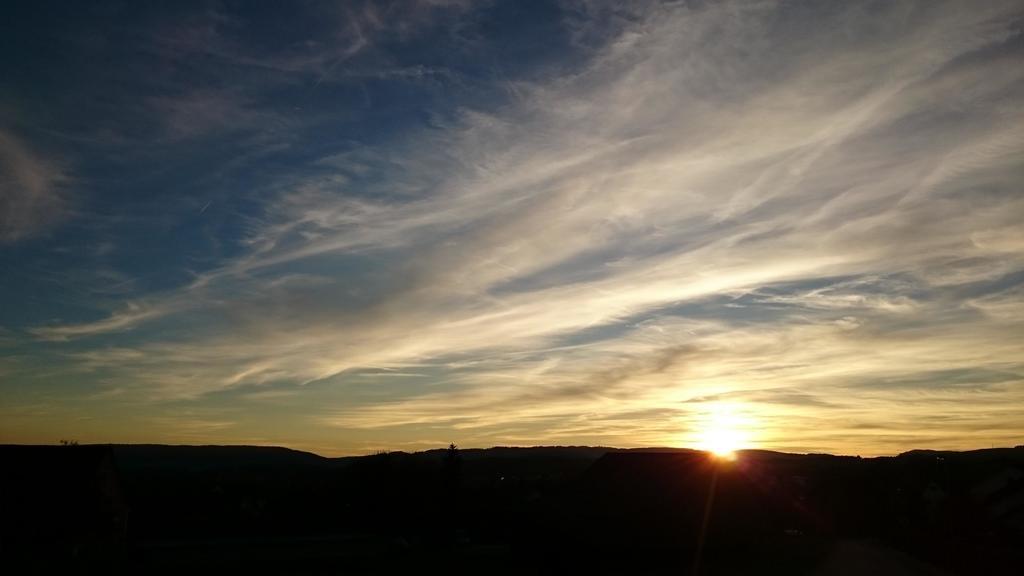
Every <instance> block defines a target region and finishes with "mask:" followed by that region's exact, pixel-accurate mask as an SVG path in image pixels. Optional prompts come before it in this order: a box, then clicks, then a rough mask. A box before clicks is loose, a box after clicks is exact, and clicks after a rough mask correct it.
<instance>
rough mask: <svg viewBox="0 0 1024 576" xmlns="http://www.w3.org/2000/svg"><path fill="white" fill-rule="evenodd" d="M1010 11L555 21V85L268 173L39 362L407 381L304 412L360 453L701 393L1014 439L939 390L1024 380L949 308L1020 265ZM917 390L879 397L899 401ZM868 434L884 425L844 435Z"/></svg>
mask: <svg viewBox="0 0 1024 576" xmlns="http://www.w3.org/2000/svg"><path fill="white" fill-rule="evenodd" d="M1020 16H1021V15H1020V13H1019V9H1018V8H1017V7H1015V6H1014V5H1013V3H1010V2H1005V3H999V2H985V3H979V4H977V5H972V6H971V7H969V8H968V7H965V6H962V5H959V4H957V3H927V4H921V5H917V4H910V3H896V4H893V5H887V6H884V7H870V8H867V7H863V6H861V5H857V4H848V5H846V4H844V5H838V4H836V5H829V6H827V7H826V6H821V7H811V6H793V5H790V4H775V3H771V2H768V3H757V4H753V3H743V2H735V3H733V2H726V3H715V4H711V5H707V6H701V7H688V6H685V5H675V4H673V5H661V4H652V5H649V6H648V5H643V6H641V7H640V8H637V14H634V15H633V16H632V17H631V18H627V19H625V23H621V22H619V23H616V24H615V25H609V26H607V27H605V26H598V27H597V28H595V29H588V30H583V29H580V28H578V27H576V28H573V31H574V33H575V34H576V41H577V42H578V43H581V45H582V44H585V45H586V47H587V50H588V52H587V58H586V59H585V61H584V63H583V64H582V65H580V66H579V67H578V68H577V69H574V70H572V72H571V73H568V74H560V75H558V76H550V77H543V78H540V79H534V80H531V81H529V82H527V81H517V82H514V83H513V85H512V89H513V90H512V91H513V93H514V94H515V95H516V96H515V98H512V99H511V100H510V101H508V102H506V103H504V104H501V105H496V106H495V107H493V108H491V109H486V110H482V109H479V108H474V109H469V108H464V109H461V110H460V112H459V113H458V114H457V115H456V117H455V118H453V119H451V120H448V121H445V122H442V123H441V124H439V125H437V126H434V127H432V128H431V129H429V130H426V129H422V130H415V131H411V132H410V133H408V134H406V135H405V137H404V139H402V140H401V141H398V142H393V143H391V144H390V145H389V146H387V147H386V148H384V149H361V150H360V151H359V153H358V154H351V153H349V152H348V151H341V152H339V151H337V150H331V151H329V153H325V154H324V155H322V156H320V157H319V158H317V159H316V160H314V161H312V162H310V163H309V164H307V165H304V166H302V169H301V170H297V171H295V172H293V173H288V174H282V175H281V176H280V178H279V180H278V181H275V182H273V183H271V184H269V185H268V190H266V191H265V192H266V195H265V196H264V197H265V198H266V197H269V200H267V201H266V202H265V203H263V204H262V210H261V211H260V213H259V214H258V215H256V216H253V217H251V218H249V219H248V220H247V221H246V226H245V236H244V239H243V241H242V245H241V254H240V255H238V256H237V257H233V258H231V259H229V260H225V261H223V262H222V263H221V264H220V265H219V266H217V267H216V268H214V269H211V270H208V271H206V272H203V273H201V274H199V275H198V276H197V277H196V279H195V280H194V281H193V282H191V283H190V284H188V285H187V286H183V287H181V288H179V289H176V290H170V291H165V292H162V293H155V294H150V295H147V296H145V297H144V298H139V299H137V300H133V301H130V302H126V303H124V305H123V307H121V308H119V309H117V310H115V311H114V312H112V313H111V314H110V316H109V317H107V318H103V319H100V320H98V321H95V322H87V323H83V324H75V325H64V326H45V327H39V328H36V329H35V330H34V333H35V334H36V335H37V336H39V337H41V338H44V339H48V340H61V339H86V338H99V337H103V336H105V335H116V334H118V333H120V332H123V331H125V330H129V329H132V330H136V333H138V334H140V336H139V340H138V341H137V342H134V343H132V344H127V345H125V344H123V343H121V344H119V345H117V346H108V347H103V346H100V345H97V346H95V347H94V348H92V349H88V350H86V351H84V352H83V351H76V352H72V353H69V354H68V356H67V357H68V358H69V361H70V362H71V363H72V365H74V366H77V367H79V368H81V369H83V370H87V371H89V372H90V373H95V374H100V375H102V378H103V379H104V381H107V382H111V383H116V384H117V385H118V386H122V385H124V384H125V383H126V382H129V381H130V382H131V386H132V387H133V388H134V389H136V390H138V391H139V393H140V395H142V396H144V397H148V398H160V399H167V398H175V399H182V398H186V399H188V398H192V399H195V398H201V397H203V396H204V395H209V394H211V393H215V392H216V393H220V392H224V391H231V390H242V389H246V390H249V391H250V392H251V388H253V387H256V388H259V387H271V386H292V387H295V388H299V387H305V389H304V390H303V394H307V393H308V394H309V395H314V394H317V393H318V392H316V391H315V390H318V389H320V388H321V387H323V386H338V387H341V388H345V387H346V386H349V385H351V383H352V382H355V381H358V379H359V374H360V372H361V371H366V370H378V371H379V370H385V371H386V370H396V371H400V370H406V369H413V368H414V369H415V371H416V372H417V373H426V374H429V375H430V377H429V378H428V380H430V382H431V383H430V384H423V383H422V382H420V381H419V379H411V378H405V379H401V378H394V379H391V380H388V379H386V378H384V377H375V378H373V379H372V380H374V381H375V382H376V384H374V386H376V387H377V388H376V389H378V390H386V391H385V392H380V393H379V395H378V396H373V395H367V396H355V394H356V393H355V392H351V393H352V394H353V395H354V396H352V397H351V398H349V399H348V401H347V402H346V403H345V405H344V407H343V408H340V409H329V410H328V409H324V410H322V411H321V412H322V413H318V414H317V415H315V417H316V418H317V420H316V422H318V423H319V424H321V425H323V424H325V423H326V424H328V425H330V426H335V427H341V428H343V429H346V430H374V431H380V433H381V434H396V435H398V434H400V431H401V430H403V429H409V428H410V427H412V428H416V427H420V428H421V429H422V428H424V427H427V428H430V427H442V428H444V427H447V429H451V430H458V431H462V432H463V433H465V434H467V435H469V436H470V437H472V438H475V439H477V441H479V442H487V441H494V442H500V441H511V439H522V440H523V441H530V442H540V441H545V440H557V439H566V438H572V439H577V438H603V439H607V440H609V441H615V442H619V443H630V444H649V443H672V442H677V441H680V440H685V439H686V438H690V437H692V433H693V428H694V426H697V425H698V423H699V418H698V417H697V416H699V415H695V414H694V413H693V412H692V411H693V410H698V409H699V408H694V407H693V404H694V403H691V404H687V402H686V400H687V399H690V398H700V397H705V396H706V397H716V398H718V397H720V398H728V399H730V401H734V402H737V403H739V404H741V405H742V406H746V408H744V409H746V410H749V411H751V417H752V418H757V419H758V421H760V422H762V424H763V427H764V435H763V442H764V443H765V444H770V445H773V446H776V447H789V448H808V449H810V448H814V449H826V448H828V446H829V445H830V443H834V442H842V443H844V446H848V447H850V449H851V450H853V449H857V450H876V451H877V450H880V449H881V448H877V447H878V446H885V447H888V446H895V445H897V444H899V443H900V442H905V441H911V440H915V439H916V440H920V441H922V442H925V441H931V440H930V439H929V438H928V437H927V435H928V434H934V435H941V434H946V437H947V438H949V437H950V435H951V434H954V433H953V432H951V431H950V430H951V429H950V428H946V429H945V430H946V432H943V431H942V429H941V428H939V427H935V428H932V429H928V430H924V429H923V428H922V427H921V426H919V425H918V424H917V422H918V419H920V418H922V417H924V416H926V415H929V411H931V413H930V414H931V415H933V416H937V415H952V414H953V412H954V410H961V412H962V413H964V414H965V416H964V418H967V417H968V416H967V415H970V418H973V419H968V420H965V421H964V424H963V425H964V428H963V430H964V431H972V432H973V431H977V430H978V427H977V422H978V421H979V419H981V418H982V416H983V415H984V414H989V413H994V412H993V411H996V412H999V413H1000V414H1002V415H1003V416H1005V417H1008V418H1016V420H1015V421H1016V422H1022V421H1024V420H1021V419H1020V416H1021V415H1020V413H1019V412H1020V411H1019V410H1016V411H1014V410H1013V409H1010V408H1006V406H1008V405H1009V404H1008V403H1012V402H1017V403H1018V404H1017V405H1020V404H1019V400H1021V397H1020V396H1021V382H1020V380H1019V379H1014V378H1009V379H1007V380H1000V381H998V382H993V381H990V380H986V379H984V378H983V379H981V380H979V381H976V382H974V381H972V382H970V384H971V386H961V385H959V384H957V385H951V382H950V381H949V378H948V376H949V375H950V374H962V373H972V374H987V373H997V372H998V373H1000V374H1019V371H1018V370H1019V366H1020V364H1021V362H1022V358H1024V355H1022V350H1021V347H1020V345H1019V344H1015V342H1017V341H1018V340H1019V339H1016V338H1014V337H1013V336H1012V330H1011V323H1009V322H1004V321H1002V320H1000V319H999V318H1000V316H1001V315H1005V314H1013V315H1014V316H1013V317H1014V318H1019V317H1020V311H1019V308H1020V307H1019V306H1017V305H1016V304H1015V302H1016V297H1017V296H1019V294H1018V292H1019V289H1016V288H1011V289H1008V290H1007V289H1005V288H1004V289H1002V290H999V289H996V288H992V289H991V290H990V291H989V294H988V295H981V296H979V295H977V294H976V293H975V294H970V295H965V293H966V292H965V291H967V290H969V289H972V288H971V287H975V288H976V287H977V286H990V287H991V286H993V285H996V284H998V283H1000V282H1004V283H1006V282H1009V283H1014V282H1015V281H1013V280H1012V279H1013V278H1014V274H1017V273H1019V271H1021V270H1022V269H1024V254H1022V253H1021V251H1020V250H1019V249H1017V248H1018V247H1019V242H1017V241H1016V240H1015V239H1017V238H1020V237H1022V236H1024V227H1022V224H1021V222H1022V221H1024V219H1022V218H1021V216H1022V215H1024V199H1022V197H1021V196H1020V194H1019V190H1018V188H1019V182H1020V177H1021V175H1022V169H1024V166H1022V164H1021V161H1020V158H1024V154H1022V153H1024V138H1022V134H1024V128H1022V127H1024V116H1022V115H1021V112H1020V108H1019V105H1017V104H1016V102H1018V101H1019V98H1020V96H1021V95H1022V92H1024V67H1022V66H1020V58H1019V56H1017V55H1016V54H1015V53H1014V52H1013V48H1012V47H1010V46H1008V44H1007V43H1008V41H1009V40H1010V39H1012V38H1014V35H1015V34H1017V32H1016V31H1015V30H1016V29H1015V28H1014V24H1013V23H1014V22H1016V21H1019V18H1020ZM367 18H369V16H367ZM371 21H373V19H372V18H370V19H369V20H367V22H371ZM896 23H899V24H896ZM574 26H576V25H574ZM598 33H603V34H605V36H603V37H602V38H601V41H600V42H598V41H597V40H596V39H595V34H598ZM609 34H610V36H609ZM318 62H319V61H318ZM310 66H311V68H309V69H312V70H320V71H321V73H324V74H330V73H333V72H330V70H329V64H325V63H324V62H320V63H318V64H316V65H310ZM324 66H328V68H325V67H324ZM1008 278H1009V279H1010V280H1007V279H1008ZM1016 284H1019V280H1018V281H1016ZM809 286H810V287H809ZM1015 290H1016V291H1015ZM723 298H724V299H726V301H725V302H723V301H722V299H723ZM729 299H731V300H729ZM726 304H730V306H727V305H726ZM686 307H692V308H699V309H701V312H700V314H698V313H697V312H694V311H691V312H689V313H687V312H686V311H685V310H683V311H679V310H678V309H679V308H686ZM182 326H186V327H187V329H182ZM920 378H927V379H929V381H931V382H932V387H931V388H929V389H926V390H925V389H923V390H921V391H919V392H915V394H918V396H916V397H915V402H916V403H915V404H914V405H913V406H908V405H907V403H906V400H905V396H900V395H899V394H906V388H907V386H905V385H899V384H900V383H906V382H910V381H917V380H915V379H920ZM1015 378H1016V377H1015ZM400 380H404V383H399V381H400ZM866 381H872V382H877V383H882V384H883V385H880V386H878V387H877V389H874V390H868V389H869V388H871V387H870V386H864V385H863V384H864V382H866ZM384 382H386V383H384ZM891 383H897V385H895V386H889V385H888V384H891ZM247 387H248V388H247ZM895 388H899V389H900V390H899V391H898V393H897V391H896V390H895ZM901 398H902V399H901ZM840 399H841V400H840ZM958 403H966V404H963V405H961V406H957V404H958ZM965 406H966V407H965ZM1000 406H1002V407H1003V408H999V407H1000ZM641 413H648V414H655V413H657V414H659V415H660V417H661V418H660V419H653V420H644V419H640V418H636V419H631V418H630V417H629V415H630V414H641ZM828 418H832V419H834V420H835V421H837V422H840V425H839V428H841V429H842V430H843V431H844V433H847V436H846V437H845V439H843V437H842V436H841V435H831V436H830V435H829V434H826V433H823V432H820V430H821V423H822V420H823V419H828ZM884 419H889V422H897V423H899V425H900V426H901V427H902V428H901V430H902V432H903V434H902V435H895V436H893V437H891V438H879V437H878V436H877V435H873V434H869V433H868V432H867V430H868V428H865V427H864V426H865V425H866V424H870V423H876V422H879V421H881V420H884ZM835 429H836V428H833V430H835ZM430 430H431V431H432V432H433V431H435V429H434V428H430ZM922 430H924V431H922ZM1008 433H1009V432H1007V434H1008ZM399 437H400V436H395V438H396V439H397V438H399ZM786 438H790V440H787V439H786ZM793 438H799V440H793ZM526 439H532V440H526ZM395 441H398V440H395ZM936 441H937V440H936ZM872 442H874V443H875V444H872ZM871 446H876V448H870V447H871Z"/></svg>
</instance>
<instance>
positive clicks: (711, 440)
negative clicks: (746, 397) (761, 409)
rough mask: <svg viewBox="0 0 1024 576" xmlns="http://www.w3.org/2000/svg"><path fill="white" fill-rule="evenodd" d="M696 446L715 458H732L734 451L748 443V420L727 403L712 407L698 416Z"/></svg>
mask: <svg viewBox="0 0 1024 576" xmlns="http://www.w3.org/2000/svg"><path fill="white" fill-rule="evenodd" d="M699 426H700V429H699V432H698V434H697V448H699V449H700V450H704V451H707V452H710V453H711V454H713V455H714V456H715V457H716V458H720V459H723V460H733V459H735V458H736V451H737V450H740V449H743V448H746V447H747V446H748V445H749V443H750V434H749V432H748V431H749V428H750V426H749V422H748V421H747V419H746V418H744V417H743V416H741V415H740V414H739V413H738V411H737V410H736V409H735V408H734V407H732V406H728V405H717V406H714V407H712V408H711V409H710V410H709V411H708V412H707V413H706V414H704V415H703V417H701V418H700V423H699Z"/></svg>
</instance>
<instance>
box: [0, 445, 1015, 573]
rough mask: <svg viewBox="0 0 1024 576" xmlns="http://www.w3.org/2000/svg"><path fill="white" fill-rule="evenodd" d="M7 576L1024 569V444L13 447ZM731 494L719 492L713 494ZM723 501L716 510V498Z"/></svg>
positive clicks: (7, 452) (8, 475) (6, 513)
mask: <svg viewBox="0 0 1024 576" xmlns="http://www.w3.org/2000/svg"><path fill="white" fill-rule="evenodd" d="M0 453H2V457H3V462H4V466H3V468H4V472H3V474H2V500H0V501H2V514H0V516H2V519H3V520H2V522H3V534H2V543H0V545H2V550H0V552H2V559H3V560H2V562H3V566H4V567H5V569H4V572H5V573H8V574H16V573H29V572H33V573H38V572H68V573H82V572H88V573H132V574H135V573H138V574H152V573H159V574H188V573H245V572H248V573H254V572H255V573H281V574H377V573H410V574H415V573H441V574H444V573H449V574H538V573H542V574H593V573H599V574H693V573H699V574H709V575H710V574H821V575H826V576H828V575H839V574H879V575H882V576H885V575H887V574H914V575H916V574H965V575H981V574H1020V573H1021V572H1020V571H1019V570H1020V567H1021V566H1024V447H1022V446H1018V447H1016V448H1006V449H991V450H978V451H973V452H937V451H912V452H907V453H904V454H901V455H899V456H897V457H883V458H859V457H843V456H830V455H816V454H811V455H796V454H783V453H776V452H767V451H744V452H740V453H739V454H738V457H737V458H736V459H735V460H732V461H726V460H716V459H713V458H711V457H710V456H708V455H707V454H705V453H703V452H696V451H688V450H677V449H645V450H615V449H609V448H589V447H552V448H493V449H489V450H458V449H455V448H451V449H447V450H432V451H427V452H420V453H414V454H408V453H400V452H393V453H387V454H377V455H373V456H364V457H349V458H322V457H319V456H316V455H314V454H309V453H304V452H298V451H294V450H288V449H284V448H262V447H227V446H200V447H192V446H148V445H132V446H3V447H0ZM712 492H713V495H712ZM709 499H710V502H709Z"/></svg>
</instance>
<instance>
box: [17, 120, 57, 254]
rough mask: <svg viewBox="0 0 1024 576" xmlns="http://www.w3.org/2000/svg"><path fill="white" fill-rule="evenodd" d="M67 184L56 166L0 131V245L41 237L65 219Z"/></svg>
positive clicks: (19, 141) (18, 140)
mask: <svg viewBox="0 0 1024 576" xmlns="http://www.w3.org/2000/svg"><path fill="white" fill-rule="evenodd" d="M68 180H69V178H68V176H67V174H66V172H65V170H64V169H63V168H62V167H61V166H60V165H59V164H57V163H56V162H54V161H52V160H48V159H45V158H43V157H41V156H39V155H38V154H36V153H34V152H33V151H31V150H30V149H29V148H28V147H27V146H26V145H25V144H24V143H23V142H22V141H21V140H20V139H18V138H16V137H15V136H14V135H13V134H11V133H9V132H7V131H2V130H0V244H11V243H14V242H18V241H20V240H23V239H26V238H31V237H33V236H36V235H39V234H42V233H43V232H45V231H47V230H49V229H51V228H52V227H53V226H55V225H56V224H57V223H59V222H60V221H61V220H63V219H64V218H65V217H67V216H68V213H69V210H68V201H67V196H66V191H65V188H64V187H65V186H66V184H67V182H68Z"/></svg>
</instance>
